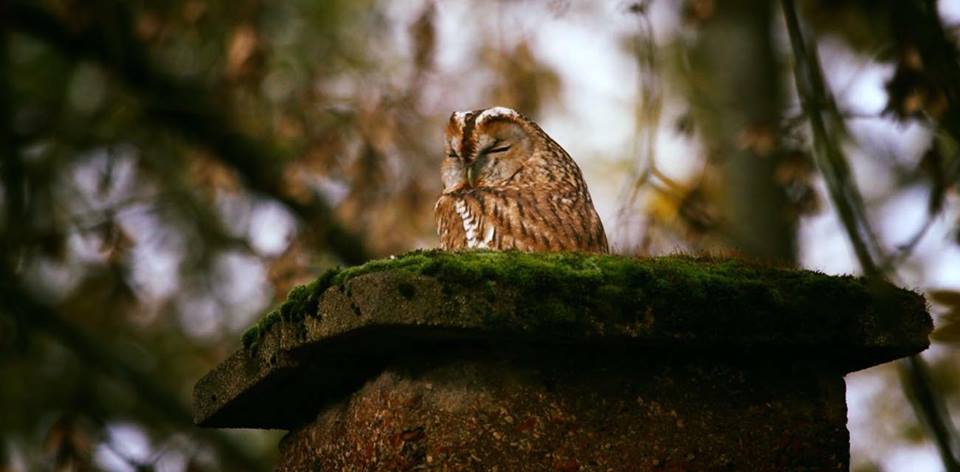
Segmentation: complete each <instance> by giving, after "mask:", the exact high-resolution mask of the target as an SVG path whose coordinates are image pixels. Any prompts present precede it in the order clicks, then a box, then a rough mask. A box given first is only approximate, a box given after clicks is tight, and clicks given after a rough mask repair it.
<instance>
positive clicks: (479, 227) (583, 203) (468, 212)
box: [434, 107, 608, 253]
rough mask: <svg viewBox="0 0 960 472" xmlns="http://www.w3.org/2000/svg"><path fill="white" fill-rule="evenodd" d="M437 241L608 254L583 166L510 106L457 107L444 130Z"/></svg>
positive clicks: (455, 245) (445, 246)
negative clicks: (443, 155) (475, 108)
mask: <svg viewBox="0 0 960 472" xmlns="http://www.w3.org/2000/svg"><path fill="white" fill-rule="evenodd" d="M445 148H446V149H445V150H446V158H444V160H443V164H442V166H441V174H442V178H443V187H444V188H443V193H442V194H441V195H440V199H439V200H438V201H437V205H436V207H435V208H434V210H435V216H436V220H437V233H438V234H439V236H440V247H441V248H443V249H446V250H455V249H466V248H476V249H494V250H509V249H516V250H520V251H587V252H603V253H605V252H608V247H607V237H606V235H605V234H604V232H603V224H602V223H601V222H600V217H599V216H597V211H596V210H595V209H594V208H593V201H592V200H591V199H590V192H589V191H588V190H587V184H586V183H585V182H584V181H583V175H582V174H581V173H580V168H579V167H577V164H576V163H575V162H573V159H571V158H570V155H569V154H567V152H566V151H564V150H563V148H561V147H560V145H559V144H557V143H556V142H555V141H554V140H553V139H551V138H550V136H547V133H545V132H544V131H543V130H542V129H540V127H539V126H537V124H536V123H534V122H533V121H530V120H529V119H528V118H527V117H525V116H523V115H522V114H520V113H518V112H516V111H514V110H511V109H509V108H503V107H496V108H488V109H485V110H474V111H466V112H455V113H453V115H451V116H450V121H449V123H448V124H447V129H446V146H445Z"/></svg>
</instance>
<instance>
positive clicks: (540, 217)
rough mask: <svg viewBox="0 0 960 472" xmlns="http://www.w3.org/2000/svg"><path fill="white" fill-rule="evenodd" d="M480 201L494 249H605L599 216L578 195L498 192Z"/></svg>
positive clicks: (594, 250) (600, 250)
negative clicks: (493, 229)
mask: <svg viewBox="0 0 960 472" xmlns="http://www.w3.org/2000/svg"><path fill="white" fill-rule="evenodd" d="M481 204H482V207H483V215H484V216H485V217H486V218H485V219H484V221H483V224H484V226H493V227H495V228H496V231H495V232H494V238H493V240H494V241H493V242H494V244H495V245H496V248H498V249H518V250H521V251H592V252H607V241H606V236H605V235H604V232H603V226H602V224H601V223H600V218H599V217H598V216H597V214H596V212H595V211H594V210H593V207H592V205H591V204H590V202H589V201H585V200H583V199H582V197H580V196H579V195H576V194H566V195H564V194H559V193H550V192H539V193H536V194H534V193H532V192H520V191H501V192H493V193H490V194H487V195H485V196H484V198H482V201H481Z"/></svg>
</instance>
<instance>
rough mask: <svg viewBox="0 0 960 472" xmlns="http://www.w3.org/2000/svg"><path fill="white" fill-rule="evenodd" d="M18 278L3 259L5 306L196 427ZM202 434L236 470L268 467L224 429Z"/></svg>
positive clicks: (135, 370)
mask: <svg viewBox="0 0 960 472" xmlns="http://www.w3.org/2000/svg"><path fill="white" fill-rule="evenodd" d="M17 280H18V278H17V277H16V274H14V273H11V272H10V270H9V269H8V267H7V266H6V265H5V264H0V306H2V307H3V311H4V312H6V313H7V314H11V312H16V314H14V316H16V317H17V319H19V320H20V321H21V322H22V323H24V324H25V325H26V326H27V327H28V328H29V329H32V330H36V331H39V332H43V333H45V334H47V335H49V336H51V337H52V338H53V339H55V340H56V341H57V342H59V343H60V344H62V345H63V346H64V347H66V348H67V349H69V350H70V351H71V352H73V353H74V354H75V355H77V356H78V357H79V358H81V359H82V360H83V361H84V362H85V363H86V364H87V365H89V366H91V367H92V368H93V369H95V370H99V371H100V372H102V373H103V374H104V375H107V376H109V377H112V378H115V379H117V380H119V381H121V382H123V383H125V384H126V385H129V386H130V387H131V388H132V389H133V390H134V391H135V392H137V394H139V395H140V396H141V397H142V401H144V402H145V403H146V404H147V405H148V406H149V407H150V408H152V409H154V410H156V411H158V412H159V413H160V415H161V416H162V417H163V418H164V420H165V421H166V422H168V423H170V424H173V425H176V426H177V427H178V428H180V429H184V428H192V427H193V420H192V416H191V414H190V410H189V409H188V408H187V407H186V406H184V404H183V403H182V402H181V401H180V400H179V399H177V397H176V396H174V395H173V394H171V393H170V392H168V391H167V390H166V389H165V388H164V387H163V386H162V385H160V384H159V383H158V382H156V381H155V380H154V378H153V376H152V375H151V374H149V373H147V372H144V371H143V370H141V369H140V368H139V367H137V366H135V365H134V364H133V363H131V362H129V361H127V360H126V358H125V357H124V356H122V355H120V354H119V353H117V352H113V351H111V350H110V348H109V347H107V346H106V345H104V343H102V342H99V341H97V340H96V338H94V337H93V336H91V335H89V334H87V333H85V332H84V331H83V330H82V329H81V328H80V327H78V326H75V325H73V324H72V323H70V322H68V321H66V320H65V319H64V318H63V317H62V316H61V315H60V314H59V313H57V312H56V311H55V310H54V309H53V308H51V307H49V306H47V305H45V304H43V303H41V302H39V301H38V300H37V299H36V298H35V297H34V296H33V295H32V294H30V293H29V292H28V291H26V290H25V289H23V288H22V287H20V286H19V284H18V282H17ZM195 433H196V432H195ZM197 434H200V435H202V436H203V438H204V439H206V440H207V441H209V442H210V443H211V444H213V445H214V447H215V448H216V449H217V451H218V453H219V454H218V455H219V457H220V459H221V460H222V461H223V462H224V463H225V464H231V465H232V466H233V467H236V468H237V469H236V470H266V469H267V468H268V467H267V465H266V464H264V463H263V461H262V459H261V458H258V457H256V456H254V455H252V454H251V453H250V451H249V450H247V449H245V448H244V447H242V446H241V445H239V444H237V443H236V442H235V441H234V440H233V439H231V438H229V437H227V436H224V435H223V434H222V433H220V432H219V431H208V430H203V431H201V432H199V433H197Z"/></svg>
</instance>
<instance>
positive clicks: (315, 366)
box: [194, 251, 932, 429]
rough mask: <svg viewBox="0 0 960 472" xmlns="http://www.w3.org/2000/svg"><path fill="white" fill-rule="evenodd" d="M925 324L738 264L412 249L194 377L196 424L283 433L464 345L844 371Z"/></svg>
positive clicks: (843, 280) (868, 290) (889, 351)
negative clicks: (405, 367)
mask: <svg viewBox="0 0 960 472" xmlns="http://www.w3.org/2000/svg"><path fill="white" fill-rule="evenodd" d="M931 329H932V324H931V320H930V317H929V315H928V314H927V312H926V306H925V302H924V300H923V298H922V296H920V295H918V294H916V293H914V292H911V291H908V290H903V289H900V288H897V287H894V286H892V285H889V284H885V283H875V282H871V281H867V280H865V279H861V278H855V277H849V276H845V277H836V276H827V275H824V274H820V273H815V272H810V271H801V270H793V269H786V268H778V267H770V266H765V265H759V264H753V263H747V262H743V261H739V260H735V259H710V258H693V257H685V256H674V257H662V258H631V257H622V256H611V255H586V254H556V253H553V254H525V253H514V252H465V253H445V252H440V251H423V252H414V253H410V254H407V255H404V256H401V257H396V258H391V259H385V260H379V261H373V262H370V263H368V264H365V265H363V266H359V267H353V268H349V269H344V270H336V271H331V272H328V273H327V274H325V275H324V276H322V277H320V278H319V279H318V280H317V281H315V282H314V283H312V284H310V285H307V286H304V287H298V288H297V289H295V290H293V291H292V292H291V293H290V296H289V297H288V300H287V302H286V303H285V304H283V305H282V306H281V307H280V308H279V309H278V310H276V311H274V312H272V313H270V314H269V315H267V316H266V317H265V318H264V319H263V320H262V321H261V322H260V323H259V324H258V325H257V326H255V327H253V328H251V330H250V331H248V332H247V333H246V334H245V335H244V338H243V347H242V348H241V349H240V350H238V351H237V352H236V353H234V354H233V355H232V356H231V357H230V358H229V359H227V360H226V361H225V362H224V363H223V364H221V365H220V366H218V367H217V368H215V369H214V370H213V371H211V372H210V373H209V374H208V375H207V376H205V377H204V378H203V379H201V380H200V381H199V382H198V384H197V386H196V388H195V391H194V408H195V420H196V422H197V423H198V424H200V425H203V426H213V427H256V428H282V429H290V428H292V427H295V426H297V425H300V424H303V423H304V422H307V421H311V420H312V419H313V418H314V416H315V415H316V413H317V412H318V411H320V409H321V408H322V407H323V405H325V404H329V403H330V402H334V401H337V400H339V399H342V398H343V397H344V396H345V395H347V394H349V393H351V392H353V391H356V390H357V389H359V388H360V386H362V385H363V383H364V382H365V381H367V380H368V379H370V378H372V377H373V376H374V375H377V374H378V373H380V372H382V371H383V369H384V366H385V365H387V364H388V363H389V362H390V361H392V360H395V359H397V358H398V357H403V356H412V355H422V354H424V353H435V354H436V355H438V356H443V355H444V352H447V351H449V352H453V351H452V350H450V349H451V347H460V346H464V345H485V346H497V345H502V346H525V347H526V346H544V349H554V348H556V347H557V346H562V347H563V348H564V349H565V350H569V351H573V352H581V353H582V354H583V355H584V356H590V355H593V354H594V353H597V352H606V351H609V350H611V349H615V350H619V351H622V352H624V353H625V354H624V355H626V356H633V357H634V358H636V359H637V361H638V362H640V361H642V360H643V359H645V358H646V356H648V355H649V353H650V352H658V353H660V354H662V353H665V352H668V353H672V354H671V355H682V356H702V357H705V358H708V359H709V358H719V357H722V358H728V359H735V358H739V359H750V358H753V357H757V356H759V357H762V358H765V359H770V358H783V359H789V360H790V362H797V361H799V362H806V363H813V364H817V365H821V366H822V368H823V369H828V370H833V371H836V372H838V373H840V374H842V373H844V372H848V371H852V370H857V369H861V368H865V367H868V366H872V365H875V364H879V363H882V362H887V361H889V360H892V359H895V358H898V357H902V356H905V355H909V354H913V353H916V352H919V351H922V350H923V349H925V348H926V347H927V345H928V340H927V336H928V335H929V333H930V330H931ZM838 375H839V374H838Z"/></svg>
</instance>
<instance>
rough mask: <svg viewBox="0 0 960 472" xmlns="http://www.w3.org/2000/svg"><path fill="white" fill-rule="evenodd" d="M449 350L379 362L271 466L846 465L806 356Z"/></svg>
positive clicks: (830, 403)
mask: <svg viewBox="0 0 960 472" xmlns="http://www.w3.org/2000/svg"><path fill="white" fill-rule="evenodd" d="M548 352H549V351H548ZM457 354H458V355H457V356H456V358H457V359H458V360H454V361H444V360H442V359H438V358H437V357H422V358H410V359H406V360H404V361H402V362H397V363H393V364H391V365H390V367H388V368H387V369H386V370H385V371H384V372H383V373H381V374H380V375H379V376H377V377H376V378H375V379H374V380H371V381H369V382H368V383H366V384H365V385H364V386H363V387H362V388H361V389H360V390H359V391H357V392H356V393H354V394H353V395H352V396H351V397H349V398H344V399H342V400H340V401H339V402H337V403H335V404H333V405H331V406H330V407H329V408H327V409H326V410H325V411H324V412H323V413H321V414H320V415H319V418H318V419H317V420H316V421H315V422H313V423H311V424H308V425H306V426H304V427H302V428H299V429H297V430H294V431H292V432H291V433H290V434H288V435H287V436H286V437H285V438H284V439H283V441H282V443H281V446H280V449H281V460H280V463H279V464H278V468H277V470H280V471H303V470H337V471H339V470H418V469H419V468H422V467H427V468H430V469H436V470H501V471H516V470H557V471H576V470H600V471H606V470H614V471H626V470H634V471H664V470H667V471H679V470H691V471H692V470H729V471H739V470H749V471H787V470H816V471H829V470H836V471H840V470H847V467H848V462H849V457H848V454H849V453H848V435H847V429H846V407H845V402H844V385H843V379H842V378H841V377H840V376H839V375H823V374H822V373H818V372H817V370H816V369H811V368H810V367H809V366H789V365H787V366H784V365H780V364H777V365H771V364H769V363H765V364H766V365H763V366H762V367H761V366H752V367H750V368H744V367H742V366H740V365H738V364H736V363H734V364H730V363H723V362H721V363H715V362H709V363H703V362H702V359H689V360H680V361H678V360H677V359H673V358H669V357H666V358H665V357H661V356H657V355H655V354H653V355H650V356H649V357H647V358H646V359H644V360H642V361H637V360H635V358H629V357H627V356H623V355H618V354H617V353H610V354H609V355H604V356H600V357H592V356H582V355H580V354H579V353H575V352H569V353H559V352H550V353H549V355H545V353H544V352H538V351H528V352H523V351H511V352H508V353H507V352H497V351H490V350H484V349H475V350H472V352H465V351H463V350H461V352H458V353H457ZM620 354H622V353H620ZM464 359H469V360H464ZM762 364H764V363H762Z"/></svg>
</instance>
